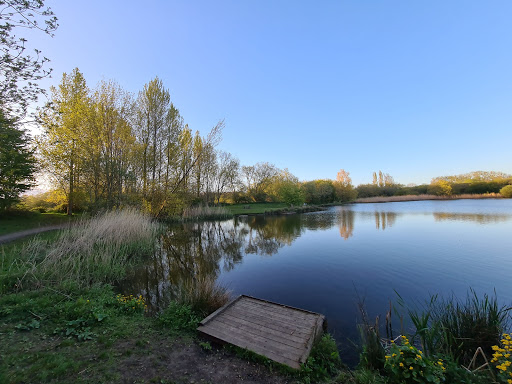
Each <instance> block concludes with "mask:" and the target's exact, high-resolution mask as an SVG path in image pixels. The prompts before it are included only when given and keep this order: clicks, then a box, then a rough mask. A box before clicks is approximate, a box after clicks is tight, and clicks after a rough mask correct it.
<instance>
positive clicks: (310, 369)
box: [300, 333, 341, 383]
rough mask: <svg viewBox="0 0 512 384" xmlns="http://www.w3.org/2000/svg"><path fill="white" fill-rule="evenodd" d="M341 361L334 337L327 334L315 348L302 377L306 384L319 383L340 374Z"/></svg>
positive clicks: (302, 371) (302, 369)
mask: <svg viewBox="0 0 512 384" xmlns="http://www.w3.org/2000/svg"><path fill="white" fill-rule="evenodd" d="M340 368H341V359H340V355H339V352H338V347H337V346H336V341H335V340H334V339H333V337H332V336H331V335H330V334H328V333H326V334H324V335H323V336H322V338H321V339H320V340H319V341H318V342H317V343H316V344H315V345H314V346H313V349H312V350H311V355H310V357H309V358H308V360H307V361H306V363H305V364H304V365H303V366H302V367H301V372H300V375H301V376H302V379H303V381H304V382H306V383H310V382H312V383H318V382H320V381H324V380H325V379H327V378H329V377H330V376H333V375H335V374H337V373H338V371H339V369H340Z"/></svg>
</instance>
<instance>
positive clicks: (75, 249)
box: [24, 209, 159, 286]
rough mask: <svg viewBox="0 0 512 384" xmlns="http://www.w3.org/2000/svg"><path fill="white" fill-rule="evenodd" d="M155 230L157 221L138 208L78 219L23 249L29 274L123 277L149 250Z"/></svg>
mask: <svg viewBox="0 0 512 384" xmlns="http://www.w3.org/2000/svg"><path fill="white" fill-rule="evenodd" d="M158 231H159V225H158V224H156V223H155V222H153V221H152V220H151V218H150V217H149V216H147V215H145V214H142V213H140V212H139V211H136V210H134V209H127V210H119V211H111V212H107V213H103V214H100V215H97V216H95V217H93V218H91V219H83V220H81V221H80V222H78V223H77V224H75V225H73V227H71V228H70V229H66V230H63V231H61V232H60V234H59V236H58V238H57V239H56V240H55V241H54V242H51V243H50V244H46V243H45V242H43V241H40V240H35V241H33V242H31V243H30V244H29V245H28V246H27V247H26V249H25V250H24V252H26V253H28V254H29V255H30V256H31V258H30V259H29V260H30V262H31V263H32V268H31V270H30V275H31V276H33V277H34V278H35V279H36V280H39V281H40V280H44V281H45V282H50V283H55V282H60V281H64V280H71V281H73V282H74V283H76V284H78V285H79V286H87V285H90V284H93V283H96V282H109V283H110V282H113V281H115V280H117V279H120V278H122V277H123V276H124V274H125V272H126V268H127V267H128V266H129V264H130V262H132V261H133V260H134V259H135V258H136V257H138V256H142V255H147V254H149V253H150V252H152V249H153V246H154V243H155V240H156V237H157V234H158Z"/></svg>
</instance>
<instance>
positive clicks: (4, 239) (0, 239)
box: [0, 224, 69, 244]
mask: <svg viewBox="0 0 512 384" xmlns="http://www.w3.org/2000/svg"><path fill="white" fill-rule="evenodd" d="M68 226H69V224H58V225H50V226H48V227H39V228H32V229H26V230H25V231H19V232H14V233H8V234H7V235H2V236H0V244H4V243H9V242H11V241H14V240H18V239H21V238H22V237H26V236H30V235H37V234H38V233H43V232H48V231H55V230H57V229H64V228H67V227H68Z"/></svg>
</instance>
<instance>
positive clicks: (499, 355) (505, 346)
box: [491, 333, 512, 384]
mask: <svg viewBox="0 0 512 384" xmlns="http://www.w3.org/2000/svg"><path fill="white" fill-rule="evenodd" d="M500 344H501V347H500V346H498V345H493V347H492V349H493V351H494V353H493V355H492V360H491V363H494V365H496V368H497V369H498V376H499V378H500V379H501V382H502V383H508V384H512V357H511V356H512V337H510V335H509V334H507V333H504V334H503V338H502V339H501V342H500Z"/></svg>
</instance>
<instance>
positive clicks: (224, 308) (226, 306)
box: [199, 296, 243, 325]
mask: <svg viewBox="0 0 512 384" xmlns="http://www.w3.org/2000/svg"><path fill="white" fill-rule="evenodd" d="M242 297H243V296H238V297H237V298H236V299H233V300H231V301H230V302H229V303H227V304H225V305H223V306H222V307H220V308H219V309H217V310H216V311H215V312H212V313H210V314H209V315H208V316H206V317H205V318H204V319H203V320H202V321H201V322H200V323H199V324H202V325H205V324H206V323H208V322H209V321H210V320H212V319H213V318H214V317H215V316H217V315H219V314H221V313H222V312H224V311H225V310H226V309H228V308H229V307H231V306H232V305H233V304H235V303H236V302H238V301H239V300H241V299H242Z"/></svg>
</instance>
